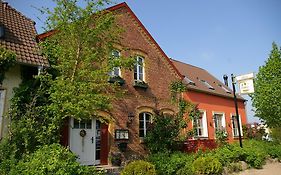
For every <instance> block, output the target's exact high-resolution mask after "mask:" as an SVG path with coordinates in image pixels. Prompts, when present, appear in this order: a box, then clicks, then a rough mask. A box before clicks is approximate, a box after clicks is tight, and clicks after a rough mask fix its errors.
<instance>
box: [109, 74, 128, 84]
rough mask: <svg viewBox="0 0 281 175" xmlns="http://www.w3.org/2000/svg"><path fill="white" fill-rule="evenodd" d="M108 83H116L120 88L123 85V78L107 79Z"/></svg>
mask: <svg viewBox="0 0 281 175" xmlns="http://www.w3.org/2000/svg"><path fill="white" fill-rule="evenodd" d="M108 82H109V83H118V84H119V85H120V86H122V85H123V84H125V80H124V79H123V78H121V77H120V76H113V77H109V79H108Z"/></svg>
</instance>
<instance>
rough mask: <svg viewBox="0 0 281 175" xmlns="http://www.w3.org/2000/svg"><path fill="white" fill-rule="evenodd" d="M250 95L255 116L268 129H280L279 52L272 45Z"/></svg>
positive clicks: (280, 82) (280, 83)
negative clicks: (253, 91) (263, 122)
mask: <svg viewBox="0 0 281 175" xmlns="http://www.w3.org/2000/svg"><path fill="white" fill-rule="evenodd" d="M254 87H255V93H254V94H253V95H252V100H253V106H254V107H255V112H256V116H258V117H259V118H261V119H262V120H264V121H265V123H266V124H267V125H268V126H269V127H281V100H280V99H281V50H280V49H279V48H278V46H277V44H275V43H273V44H272V50H271V53H270V55H269V57H268V59H267V61H266V62H265V65H263V66H261V67H260V68H259V72H258V74H257V75H256V79H255V82H254Z"/></svg>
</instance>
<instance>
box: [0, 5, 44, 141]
mask: <svg viewBox="0 0 281 175" xmlns="http://www.w3.org/2000/svg"><path fill="white" fill-rule="evenodd" d="M0 30H1V37H0V47H3V48H6V49H8V50H10V51H12V52H14V53H15V54H16V58H17V64H16V66H15V67H13V68H11V69H10V70H9V71H8V72H7V73H6V76H5V77H6V78H5V79H4V81H3V83H2V84H0V138H1V137H2V136H3V135H4V133H5V132H6V130H7V125H8V122H9V120H8V119H7V118H5V117H4V115H5V114H6V113H7V111H8V108H9V106H10V100H11V98H12V97H13V88H14V87H17V86H18V85H19V84H20V83H21V77H22V74H21V72H22V71H25V75H29V76H31V75H32V74H37V69H38V67H39V66H48V62H47V60H46V59H44V58H43V57H42V56H41V55H40V52H39V50H38V47H37V43H36V35H37V33H36V30H35V27H34V22H33V21H32V20H30V19H28V18H27V17H25V16H24V15H22V14H21V13H20V12H18V11H17V10H15V9H14V8H12V7H11V6H9V5H8V3H6V2H3V1H1V0H0Z"/></svg>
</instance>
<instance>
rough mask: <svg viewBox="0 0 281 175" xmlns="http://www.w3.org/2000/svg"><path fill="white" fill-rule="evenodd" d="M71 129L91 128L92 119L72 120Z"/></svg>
mask: <svg viewBox="0 0 281 175" xmlns="http://www.w3.org/2000/svg"><path fill="white" fill-rule="evenodd" d="M73 129H92V120H91V119H88V120H85V119H83V120H77V119H74V120H73Z"/></svg>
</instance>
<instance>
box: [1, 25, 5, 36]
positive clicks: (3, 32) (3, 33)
mask: <svg viewBox="0 0 281 175" xmlns="http://www.w3.org/2000/svg"><path fill="white" fill-rule="evenodd" d="M4 36H5V28H4V25H0V38H4Z"/></svg>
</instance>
